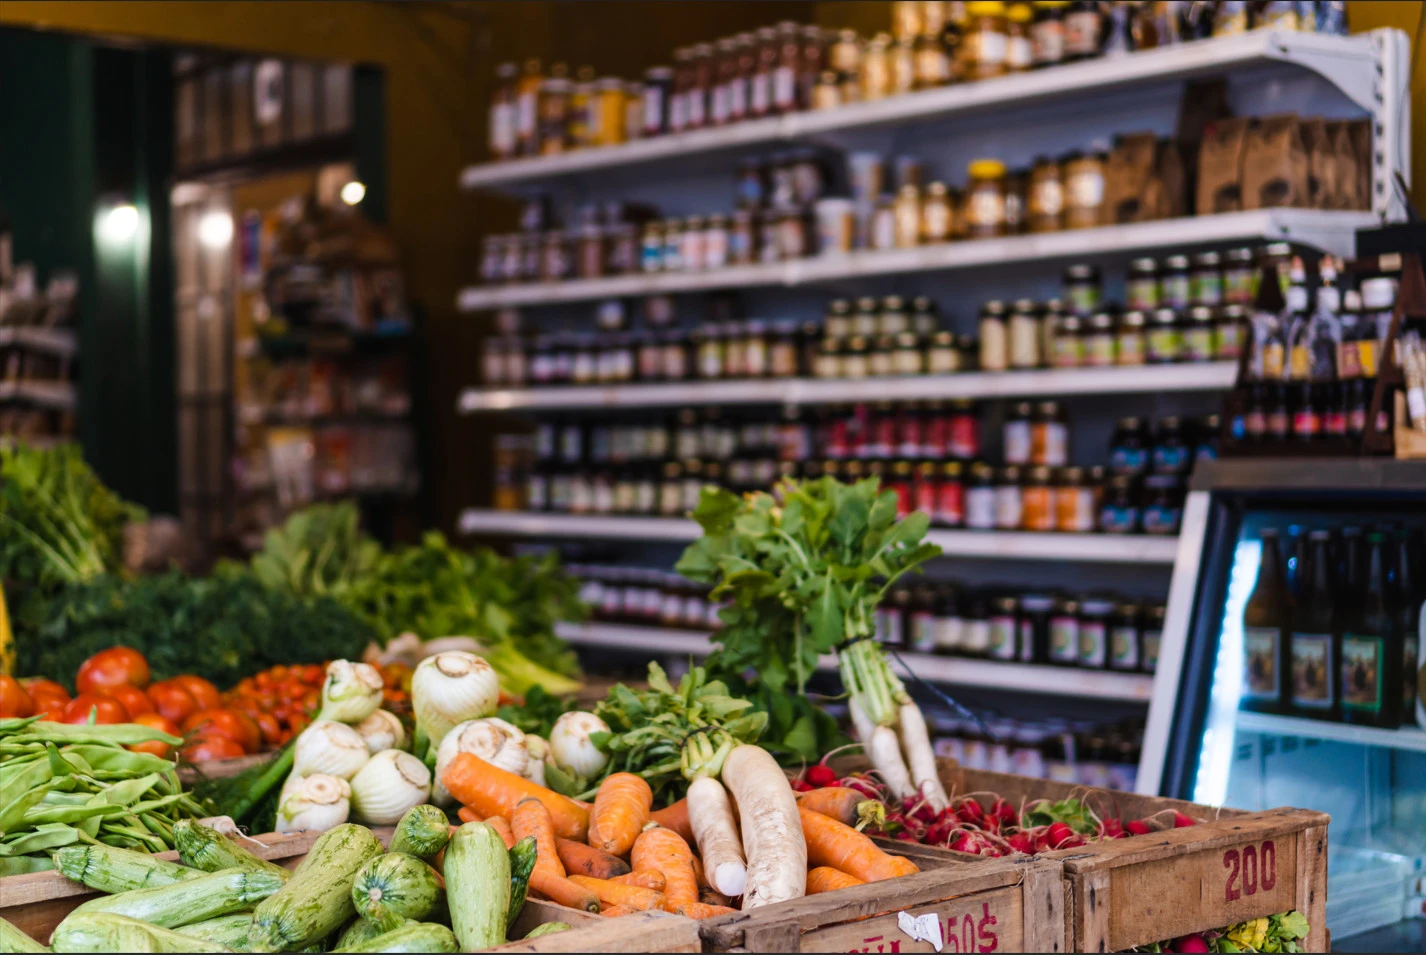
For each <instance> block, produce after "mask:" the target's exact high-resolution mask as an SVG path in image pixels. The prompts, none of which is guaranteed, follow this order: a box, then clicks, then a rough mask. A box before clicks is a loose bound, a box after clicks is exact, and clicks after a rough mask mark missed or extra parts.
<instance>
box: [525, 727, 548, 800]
mask: <svg viewBox="0 0 1426 955" xmlns="http://www.w3.org/2000/svg"><path fill="white" fill-rule="evenodd" d="M525 755H526V756H528V757H529V758H528V759H527V760H525V778H526V779H528V780H529V781H530V782H532V783H534V784H535V785H536V786H544V787H545V788H546V789H548V788H549V784H547V783H546V782H545V763H546V762H547V761H548V760H549V758H550V744H549V743H547V742H545V738H544V737H543V736H536V735H535V734H534V733H526V734H525Z"/></svg>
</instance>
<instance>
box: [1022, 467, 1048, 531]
mask: <svg viewBox="0 0 1426 955" xmlns="http://www.w3.org/2000/svg"><path fill="white" fill-rule="evenodd" d="M1020 498H1021V505H1022V507H1021V510H1022V515H1021V523H1020V526H1021V528H1023V529H1024V530H1027V531H1052V530H1054V529H1055V508H1054V501H1053V495H1052V493H1051V490H1050V469H1049V468H1048V467H1046V466H1044V465H1037V466H1035V467H1032V468H1030V469H1029V470H1028V471H1026V472H1025V486H1024V488H1023V489H1022V490H1021V494H1020Z"/></svg>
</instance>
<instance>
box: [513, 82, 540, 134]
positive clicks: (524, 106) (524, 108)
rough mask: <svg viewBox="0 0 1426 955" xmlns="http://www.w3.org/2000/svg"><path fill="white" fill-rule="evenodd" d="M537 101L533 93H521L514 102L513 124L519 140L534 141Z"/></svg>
mask: <svg viewBox="0 0 1426 955" xmlns="http://www.w3.org/2000/svg"><path fill="white" fill-rule="evenodd" d="M537 101H538V99H537V97H536V95H535V94H534V93H521V94H520V95H519V97H517V98H516V100H515V124H516V129H517V130H518V132H519V136H520V138H521V139H534V136H535V104H536V102H537Z"/></svg>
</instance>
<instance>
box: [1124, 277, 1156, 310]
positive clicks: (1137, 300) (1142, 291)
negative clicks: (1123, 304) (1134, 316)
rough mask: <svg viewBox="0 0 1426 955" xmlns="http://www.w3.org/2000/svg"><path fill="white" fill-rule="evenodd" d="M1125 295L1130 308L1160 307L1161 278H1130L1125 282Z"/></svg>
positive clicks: (1146, 308)
mask: <svg viewBox="0 0 1426 955" xmlns="http://www.w3.org/2000/svg"><path fill="white" fill-rule="evenodd" d="M1124 295H1125V297H1126V298H1128V300H1129V307H1130V308H1137V309H1143V310H1145V311H1147V310H1148V309H1152V308H1158V307H1159V280H1158V279H1156V278H1143V279H1129V280H1128V281H1127V282H1125V283H1124Z"/></svg>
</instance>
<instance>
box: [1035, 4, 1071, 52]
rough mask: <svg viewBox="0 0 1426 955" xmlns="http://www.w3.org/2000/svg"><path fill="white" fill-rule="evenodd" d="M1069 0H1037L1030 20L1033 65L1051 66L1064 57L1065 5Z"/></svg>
mask: <svg viewBox="0 0 1426 955" xmlns="http://www.w3.org/2000/svg"><path fill="white" fill-rule="evenodd" d="M1067 6H1069V0H1048V2H1047V0H1039V2H1037V3H1036V4H1035V15H1034V17H1033V19H1032V20H1031V22H1030V46H1031V51H1032V55H1033V57H1034V61H1035V66H1037V67H1043V66H1053V65H1055V64H1056V63H1059V62H1060V61H1061V60H1063V59H1064V58H1065V19H1064V17H1065V7H1067Z"/></svg>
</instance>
